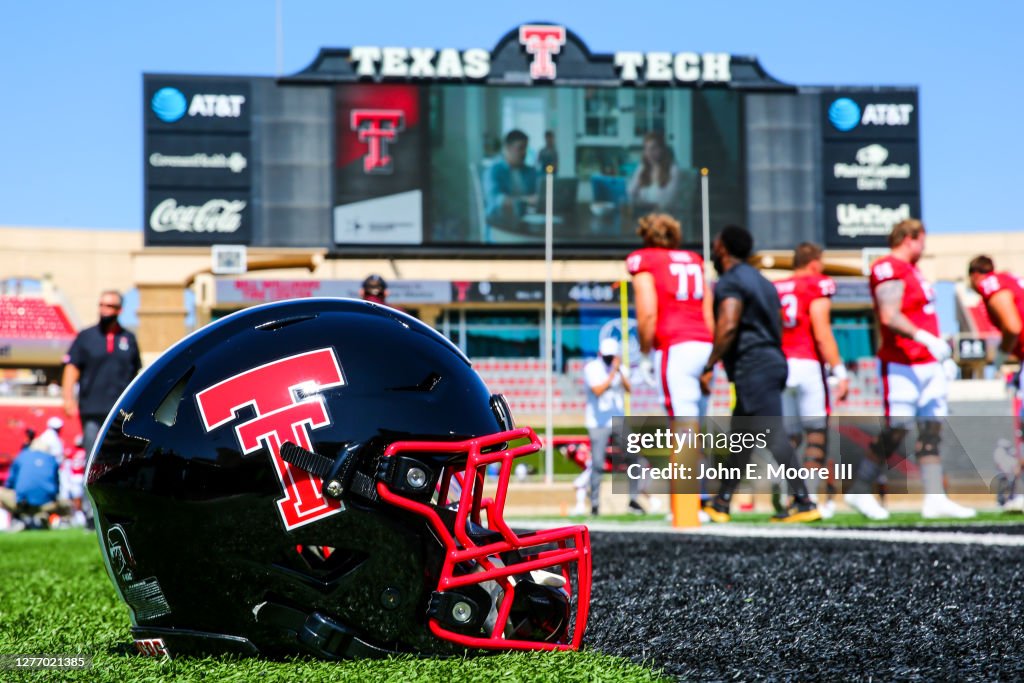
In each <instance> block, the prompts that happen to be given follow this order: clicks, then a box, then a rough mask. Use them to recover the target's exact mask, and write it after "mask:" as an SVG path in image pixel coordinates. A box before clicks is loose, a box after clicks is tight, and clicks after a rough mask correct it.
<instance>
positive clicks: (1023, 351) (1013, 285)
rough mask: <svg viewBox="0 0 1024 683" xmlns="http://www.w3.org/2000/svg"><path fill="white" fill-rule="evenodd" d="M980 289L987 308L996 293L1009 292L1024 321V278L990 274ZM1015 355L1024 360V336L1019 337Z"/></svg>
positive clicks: (1007, 274)
mask: <svg viewBox="0 0 1024 683" xmlns="http://www.w3.org/2000/svg"><path fill="white" fill-rule="evenodd" d="M980 289H981V298H982V300H983V301H984V302H985V305H986V306H987V305H988V300H989V299H991V298H992V295H994V294H995V293H996V292H1001V291H1003V290H1009V291H1010V292H1011V293H1012V294H1013V302H1014V303H1015V304H1016V305H1017V313H1019V314H1020V317H1021V320H1024V278H1017V277H1014V276H1013V275H1010V274H1009V273H989V274H988V275H986V276H985V279H984V280H982V281H981V286H980ZM1013 355H1015V356H1017V358H1018V359H1021V360H1024V334H1022V335H1020V336H1019V337H1017V345H1016V346H1015V347H1014V348H1013Z"/></svg>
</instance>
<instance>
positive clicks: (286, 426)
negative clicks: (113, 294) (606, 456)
mask: <svg viewBox="0 0 1024 683" xmlns="http://www.w3.org/2000/svg"><path fill="white" fill-rule="evenodd" d="M96 443H97V445H96V447H95V449H94V451H93V453H92V454H91V456H90V459H89V463H88V470H87V475H86V476H87V482H88V484H87V485H88V491H89V496H90V497H91V499H92V502H93V507H94V510H95V514H96V529H97V532H98V535H99V540H100V545H101V547H102V550H103V556H104V560H105V562H106V565H107V571H108V573H109V574H110V577H111V580H112V581H113V583H114V585H115V587H116V588H117V591H118V592H119V594H120V596H121V598H122V599H123V600H124V602H125V603H126V604H127V606H128V608H129V612H130V613H131V621H132V632H133V634H134V636H135V639H136V647H137V648H138V649H139V650H140V652H143V653H145V654H151V655H161V656H162V655H165V654H166V655H171V656H173V655H177V654H192V655H204V654H213V653H221V652H234V653H239V654H247V655H257V654H260V655H267V656H281V655H288V654H295V653H307V654H313V655H316V656H320V657H324V658H346V657H361V656H380V655H387V654H391V653H418V654H439V655H444V654H452V653H462V652H465V651H466V650H467V649H468V650H476V649H481V650H554V649H575V648H577V647H578V646H579V645H580V642H581V639H582V637H583V632H584V629H585V627H586V621H587V609H588V604H589V598H590V571H591V557H590V541H589V537H588V532H587V529H586V527H584V526H573V527H564V528H559V529H553V530H548V531H536V532H530V533H518V532H516V531H514V530H513V529H512V528H511V527H510V526H509V525H508V524H507V523H506V521H505V519H504V516H503V509H504V505H505V499H506V494H507V489H508V484H509V478H510V474H511V472H512V470H513V465H514V462H513V461H514V459H515V458H520V457H523V456H526V455H529V454H531V453H535V452H537V451H538V450H539V448H540V445H541V444H540V441H539V439H538V438H537V436H536V434H534V433H533V431H532V430H530V429H528V428H521V429H516V428H515V426H514V425H513V422H512V417H511V414H510V412H509V409H508V405H507V403H506V402H505V400H504V398H502V397H501V396H492V395H490V393H489V392H488V390H487V387H486V386H485V384H484V382H483V381H482V380H481V379H480V377H479V375H477V374H476V372H475V371H474V370H473V369H472V368H471V366H470V363H469V361H468V359H467V358H466V357H465V356H464V355H463V354H462V352H461V351H460V350H459V349H458V348H457V347H456V346H455V345H453V344H452V343H451V342H450V341H448V339H446V338H445V337H443V336H442V335H441V334H439V333H437V332H436V331H435V330H433V329H432V328H430V327H428V326H427V325H425V324H423V323H421V322H420V321H418V320H416V319H415V318H412V317H410V316H408V315H405V314H404V313H401V312H399V311H396V310H394V309H391V308H388V307H386V306H381V305H377V304H373V303H369V302H364V301H357V300H352V299H303V300H294V301H285V302H278V303H273V304H267V305H262V306H257V307H254V308H250V309H247V310H244V311H240V312H238V313H235V314H232V315H229V316H227V317H225V318H223V319H221V320H218V321H216V322H214V323H212V324H210V325H208V326H206V327H204V328H202V329H200V330H198V331H197V332H195V333H193V334H192V335H190V336H188V337H186V338H185V339H183V340H181V341H180V342H179V343H178V344H176V345H175V346H173V347H172V348H171V349H169V350H168V351H167V352H166V353H164V354H163V355H162V356H161V357H160V358H159V359H158V360H157V361H156V362H154V363H153V364H152V365H151V366H150V367H149V368H147V369H146V370H145V371H144V372H143V373H142V374H141V375H139V376H138V377H137V378H136V380H135V381H134V382H133V383H132V385H131V386H130V387H129V388H128V389H127V390H125V392H124V394H123V395H122V396H121V397H120V399H119V400H118V402H117V405H116V406H115V407H114V410H113V411H112V412H111V414H110V415H109V416H108V418H107V420H106V422H105V424H104V425H103V428H102V430H101V432H100V435H99V437H98V438H97V442H96ZM492 464H497V465H498V472H499V473H498V476H497V479H496V481H495V480H494V478H493V477H492V478H491V479H490V480H488V478H487V476H486V470H487V467H488V465H492Z"/></svg>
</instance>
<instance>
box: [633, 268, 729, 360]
mask: <svg viewBox="0 0 1024 683" xmlns="http://www.w3.org/2000/svg"><path fill="white" fill-rule="evenodd" d="M626 269H627V270H628V271H629V274H630V275H636V274H637V273H650V274H651V275H653V276H654V286H655V289H656V290H657V292H658V324H657V327H656V328H655V331H654V348H656V349H667V348H668V347H670V346H672V345H673V344H679V343H681V342H687V341H700V342H710V341H711V331H710V330H709V329H708V326H707V325H706V324H705V323H704V296H705V295H706V294H709V293H708V292H705V291H704V259H702V258H701V257H700V256H698V255H697V254H695V253H693V252H692V251H684V250H681V249H659V248H647V249H637V250H636V251H634V252H633V253H632V254H630V255H629V256H627V257H626Z"/></svg>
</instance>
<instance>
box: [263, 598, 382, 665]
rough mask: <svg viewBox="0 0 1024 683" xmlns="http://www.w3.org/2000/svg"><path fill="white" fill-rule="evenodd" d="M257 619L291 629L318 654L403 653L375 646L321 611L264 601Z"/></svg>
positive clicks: (342, 656) (367, 655) (334, 656)
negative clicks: (304, 610)
mask: <svg viewBox="0 0 1024 683" xmlns="http://www.w3.org/2000/svg"><path fill="white" fill-rule="evenodd" d="M252 612H253V616H255V617H256V621H257V622H259V623H261V624H270V625H272V626H277V627H279V628H282V629H284V630H286V631H289V632H291V633H292V634H293V635H294V636H295V639H296V640H297V641H298V642H299V643H300V644H301V645H303V646H304V647H305V648H306V649H308V650H309V651H310V652H312V653H313V654H315V655H317V656H318V657H324V658H328V659H353V658H364V659H365V658H378V659H379V658H381V657H387V656H388V655H393V654H399V653H398V652H397V651H394V650H385V649H384V648H380V647H377V646H376V645H371V644H370V643H368V642H366V641H365V640H362V639H361V638H359V637H358V636H357V635H356V634H355V633H354V632H353V631H352V630H351V629H349V628H348V627H346V626H345V625H344V624H341V623H339V622H337V621H335V620H334V619H331V618H330V617H326V616H324V615H322V614H320V613H319V612H313V613H312V614H306V613H305V612H301V611H299V610H297V609H292V608H291V607H285V606H284V605H278V604H276V603H273V602H261V603H260V604H258V605H256V607H254V608H253V610H252Z"/></svg>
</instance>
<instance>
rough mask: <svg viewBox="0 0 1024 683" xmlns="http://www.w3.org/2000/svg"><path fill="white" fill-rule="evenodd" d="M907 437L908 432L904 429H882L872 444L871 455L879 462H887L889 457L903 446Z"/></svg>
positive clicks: (887, 427) (886, 427) (888, 427)
mask: <svg viewBox="0 0 1024 683" xmlns="http://www.w3.org/2000/svg"><path fill="white" fill-rule="evenodd" d="M906 436H907V430H906V428H904V427H890V426H888V425H887V426H885V427H882V431H881V432H879V434H878V438H877V439H875V440H874V441H872V442H871V453H872V454H873V455H874V456H875V458H876V459H877V460H878V462H887V461H888V460H889V457H890V456H891V455H892V454H893V453H894V452H895V451H896V450H897V449H898V448H899V447H900V446H901V445H902V444H903V439H904V438H906Z"/></svg>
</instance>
